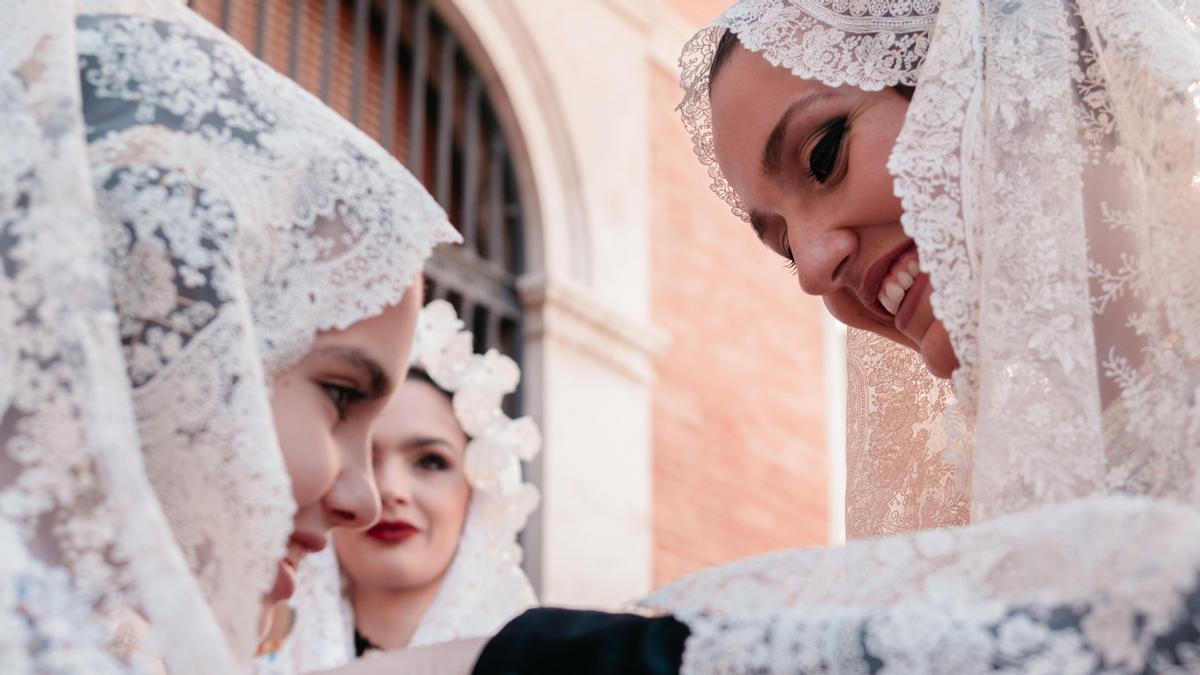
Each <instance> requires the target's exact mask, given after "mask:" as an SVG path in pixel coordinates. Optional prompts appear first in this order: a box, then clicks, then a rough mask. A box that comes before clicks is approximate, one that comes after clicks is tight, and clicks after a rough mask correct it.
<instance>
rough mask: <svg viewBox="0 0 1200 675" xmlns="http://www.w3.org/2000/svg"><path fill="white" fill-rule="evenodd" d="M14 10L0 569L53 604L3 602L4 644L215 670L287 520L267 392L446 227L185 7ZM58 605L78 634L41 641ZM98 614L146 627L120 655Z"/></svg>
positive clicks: (263, 580) (386, 164)
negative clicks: (1, 556)
mask: <svg viewBox="0 0 1200 675" xmlns="http://www.w3.org/2000/svg"><path fill="white" fill-rule="evenodd" d="M5 7H6V9H7V10H8V11H7V17H8V18H10V19H11V21H12V23H10V28H9V30H8V31H6V35H5V38H4V40H5V44H4V48H3V49H0V83H2V84H0V86H2V87H3V88H4V89H5V95H4V96H3V97H0V98H3V103H0V106H2V107H3V118H2V119H3V122H2V123H0V134H3V137H4V140H5V147H6V151H5V153H4V157H3V158H0V270H2V272H3V273H2V274H0V326H3V328H2V329H0V330H3V331H4V333H3V338H2V339H0V352H2V353H0V368H2V369H5V370H6V371H7V372H5V373H3V377H0V380H2V381H3V384H0V406H3V408H4V411H5V412H4V415H3V417H2V418H0V441H2V442H3V447H4V459H3V461H2V462H0V513H2V521H3V523H4V527H5V528H14V529H15V532H16V534H15V537H16V539H17V540H18V541H19V542H20V544H19V546H18V547H16V548H15V549H10V548H9V547H7V546H6V547H5V554H6V557H8V555H9V551H10V550H12V551H14V553H13V556H14V557H13V559H14V560H18V561H21V568H20V569H19V570H17V571H15V576H13V577H10V578H13V579H16V582H14V583H16V584H17V586H18V587H20V588H24V587H25V586H23V585H22V584H26V583H29V584H34V585H40V586H39V587H41V586H45V587H47V588H48V589H49V590H47V592H45V593H42V594H40V595H37V596H34V597H35V598H36V599H37V602H30V600H29V596H26V595H22V593H21V592H19V591H18V590H14V589H13V588H7V589H5V591H4V592H2V593H0V597H3V598H5V600H4V602H5V603H6V604H5V606H4V607H3V608H0V613H3V614H4V615H5V616H6V617H9V618H10V619H11V617H14V616H26V621H25V625H26V626H28V627H29V630H27V631H26V632H24V633H22V632H10V631H3V632H0V644H2V645H3V647H2V648H0V653H3V654H5V655H7V654H10V653H11V654H14V655H16V654H24V655H25V656H26V658H28V659H31V660H32V661H31V663H32V665H31V667H30V668H29V670H32V671H38V670H39V669H50V668H53V667H61V668H66V669H67V670H68V671H69V670H70V668H69V667H68V666H66V665H57V664H60V663H61V664H67V663H68V661H67V660H62V659H79V660H80V663H88V664H91V663H92V662H93V661H94V662H95V663H101V662H104V663H107V664H110V665H111V666H112V668H113V669H114V670H113V672H124V670H125V669H135V668H136V667H137V666H138V663H142V664H145V665H147V667H149V666H150V665H156V664H157V663H158V662H159V661H165V665H166V667H167V668H168V669H169V670H170V672H200V673H211V672H229V671H230V670H231V669H232V668H233V662H234V661H235V660H237V659H241V658H245V657H247V656H248V655H249V654H251V653H252V652H253V650H254V647H255V644H256V640H257V622H258V618H259V614H260V611H261V607H260V602H259V598H260V597H261V596H262V594H263V593H265V592H266V591H267V590H269V586H270V584H271V582H272V580H273V578H274V574H275V567H276V564H277V561H278V560H279V559H280V558H282V556H283V553H284V546H285V544H286V540H287V536H288V534H289V532H290V531H291V516H292V512H293V510H294V504H293V502H292V499H291V494H290V484H289V482H288V478H287V474H286V471H285V470H284V466H283V462H282V457H281V455H280V453H279V449H278V442H277V440H276V437H275V431H274V426H273V421H272V415H271V408H270V398H269V382H270V381H271V378H272V377H273V376H274V375H275V374H276V373H278V372H280V371H281V370H282V369H284V368H286V367H287V366H288V365H290V364H291V363H293V362H294V361H295V360H296V359H297V358H299V357H300V356H302V355H303V354H304V353H305V352H306V351H307V349H308V347H309V345H310V344H311V341H312V339H313V336H314V335H315V334H316V332H318V331H320V330H324V329H330V328H342V327H345V326H348V325H349V324H351V323H353V322H355V321H357V320H360V319H362V318H365V317H367V316H371V315H373V314H376V313H378V312H379V311H381V310H382V309H383V308H384V307H386V306H387V305H389V304H393V303H395V302H397V301H399V299H400V297H401V296H402V294H403V292H404V291H405V290H406V288H407V287H408V285H409V284H410V283H411V281H412V279H413V277H414V276H415V274H416V273H417V272H418V271H419V269H420V266H421V264H422V261H423V260H424V258H425V257H426V256H427V255H428V253H429V251H430V249H431V248H432V247H433V246H434V245H435V244H437V243H439V242H441V241H449V240H452V239H453V238H454V237H455V235H454V233H453V230H452V229H451V228H450V227H449V226H448V224H446V222H445V216H444V214H443V213H442V212H441V210H440V209H439V208H438V207H437V206H436V205H435V204H434V203H433V201H432V200H431V199H430V198H429V197H428V195H426V194H425V193H424V191H423V190H422V189H421V187H420V185H419V184H418V183H417V182H416V181H415V180H414V179H413V178H412V177H411V176H410V175H408V174H407V173H406V172H405V171H404V170H403V168H402V167H400V166H399V164H398V163H397V162H396V161H395V160H393V159H392V158H390V157H389V156H388V155H387V154H386V153H385V152H384V151H383V150H382V149H380V148H378V147H377V146H375V145H374V144H373V143H372V142H371V141H369V140H368V139H367V138H366V137H364V136H362V135H361V134H360V133H359V132H358V131H357V130H355V129H354V128H353V127H352V126H351V125H349V124H348V123H346V122H344V121H342V120H340V119H339V118H338V117H337V116H336V115H335V114H333V113H332V112H331V111H329V110H327V109H325V108H324V107H323V106H322V105H321V104H320V103H319V102H317V101H316V100H315V99H312V98H310V97H308V96H307V95H306V94H304V93H303V92H302V91H301V90H299V88H297V87H296V86H294V85H293V84H291V83H290V82H289V81H288V80H286V79H285V78H283V77H282V76H280V75H278V74H277V73H274V72H273V71H271V70H269V69H268V68H267V67H266V66H264V65H262V64H260V63H259V62H257V61H255V60H254V59H253V58H252V57H250V56H249V54H247V53H246V52H245V51H244V50H242V49H241V48H240V47H238V46H237V45H236V44H235V43H234V42H232V41H231V40H230V39H228V38H227V37H225V36H224V35H223V34H222V33H221V32H220V31H217V30H216V29H215V28H213V27H211V26H209V25H208V24H206V23H205V22H204V21H202V20H201V19H199V18H198V17H196V16H195V15H194V14H192V13H191V12H190V11H188V10H186V9H185V8H183V7H182V6H181V5H180V4H179V3H174V2H166V1H163V2H158V1H150V0H147V1H144V2H80V3H73V2H62V1H55V2H48V3H38V4H37V6H36V7H32V6H29V5H28V3H9V4H6V5H5ZM22 579H25V580H27V581H22ZM6 583H7V582H6ZM56 602H62V603H64V604H71V603H73V604H74V609H73V612H74V613H75V614H76V615H78V616H79V617H81V618H80V620H79V622H78V623H77V625H78V627H79V632H78V633H77V634H76V633H75V631H74V630H71V631H67V632H66V633H63V632H62V631H61V630H59V631H58V632H50V633H48V634H47V633H46V631H47V630H48V628H47V627H48V626H53V625H55V624H54V622H53V621H52V620H51V618H52V617H53V618H55V619H57V618H58V617H60V616H65V615H66V614H65V610H64V612H59V611H56V610H54V609H53V608H52V607H51V604H52V603H56ZM31 614H32V615H34V616H33V618H32V619H29V618H28V617H29V615H31ZM114 617H125V618H129V617H135V620H136V621H143V622H145V623H146V624H148V630H147V632H146V634H145V636H144V637H143V638H142V639H140V640H138V641H137V642H136V643H135V644H126V645H118V644H115V643H113V642H111V641H110V640H109V639H108V625H109V624H110V623H111V622H112V621H113V620H114ZM88 626H91V627H92V628H91V629H89V628H88ZM89 630H90V631H91V632H89ZM30 631H32V632H30ZM39 632H40V633H39ZM126 634H128V633H126ZM77 635H78V636H87V635H92V636H103V637H101V638H98V639H95V640H92V642H91V643H89V644H87V645H82V644H80V641H81V639H80V638H78V637H77ZM85 647H86V648H85ZM89 649H90V651H89ZM85 659H91V661H85ZM4 662H5V663H6V664H7V663H10V662H9V661H8V660H7V659H5V661H4ZM71 663H72V666H73V662H71ZM79 670H80V671H81V672H101V671H99V670H98V668H97V669H96V670H93V669H92V668H91V666H90V665H89V666H88V667H84V666H82V665H80V666H79Z"/></svg>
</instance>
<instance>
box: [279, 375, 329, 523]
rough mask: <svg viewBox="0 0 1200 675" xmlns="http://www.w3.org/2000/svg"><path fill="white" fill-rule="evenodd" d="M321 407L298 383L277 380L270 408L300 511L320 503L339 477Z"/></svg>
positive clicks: (327, 426) (320, 402)
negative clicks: (302, 508) (301, 508)
mask: <svg viewBox="0 0 1200 675" xmlns="http://www.w3.org/2000/svg"><path fill="white" fill-rule="evenodd" d="M321 404H322V401H321V400H320V399H319V398H317V397H316V396H313V395H305V392H304V391H303V387H302V386H299V385H298V384H297V383H296V382H295V381H293V380H289V379H288V378H279V379H278V380H276V383H275V388H274V392H273V395H272V398H271V408H272V411H273V412H274V416H275V429H276V434H277V436H278V438H279V446H280V449H281V450H282V452H283V461H284V464H285V466H286V467H287V472H288V477H289V478H291V481H292V496H293V497H294V498H295V499H296V504H297V505H298V506H300V507H304V506H308V505H310V504H315V503H316V502H318V501H320V499H321V496H322V495H324V494H325V491H326V490H327V489H328V488H329V486H330V485H332V484H333V481H334V479H335V478H336V477H337V465H338V461H337V447H336V444H335V442H334V438H333V435H332V430H331V429H330V428H329V425H328V423H327V421H326V418H327V417H328V415H327V414H326V413H325V411H324V410H322V409H321Z"/></svg>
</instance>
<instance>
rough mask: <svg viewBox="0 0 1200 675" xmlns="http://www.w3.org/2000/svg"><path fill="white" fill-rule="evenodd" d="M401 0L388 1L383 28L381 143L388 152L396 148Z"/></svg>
mask: <svg viewBox="0 0 1200 675" xmlns="http://www.w3.org/2000/svg"><path fill="white" fill-rule="evenodd" d="M399 44H400V0H388V3H387V16H386V18H385V19H384V28H383V101H381V102H380V108H381V113H380V114H381V115H382V117H383V119H382V120H380V131H379V136H380V139H379V140H380V142H381V143H382V144H383V147H384V148H386V149H387V151H388V152H392V151H393V150H394V148H395V141H394V140H393V138H392V129H393V127H394V125H395V123H396V83H397V81H398V80H399V77H400V76H399V73H398V72H397V63H396V61H397V58H398V56H399V51H400V47H399Z"/></svg>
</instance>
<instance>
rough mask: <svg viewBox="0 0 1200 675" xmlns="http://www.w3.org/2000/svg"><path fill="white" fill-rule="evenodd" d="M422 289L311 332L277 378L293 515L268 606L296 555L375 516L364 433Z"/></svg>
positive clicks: (281, 593) (283, 592) (407, 343)
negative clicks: (309, 341) (366, 315)
mask: <svg viewBox="0 0 1200 675" xmlns="http://www.w3.org/2000/svg"><path fill="white" fill-rule="evenodd" d="M421 292H422V291H421V288H420V284H415V285H414V287H413V288H410V289H409V291H408V293H406V294H405V296H404V299H403V300H402V301H401V302H400V304H398V305H394V306H392V307H389V308H388V309H387V310H385V311H384V312H383V313H382V314H380V315H378V316H376V317H373V318H370V319H365V320H363V321H359V322H358V323H356V324H354V325H352V326H350V327H349V328H347V329H345V330H332V331H326V332H322V333H319V334H318V335H317V337H316V340H315V341H314V342H313V346H312V349H311V350H310V351H309V352H308V354H307V355H306V356H305V357H304V358H303V359H301V360H300V361H299V362H298V363H296V364H295V365H294V366H292V367H291V368H290V369H288V370H287V371H285V372H283V373H281V374H280V375H279V376H278V377H276V378H275V382H274V388H273V390H272V393H271V408H272V411H273V412H274V416H275V429H276V432H277V434H278V436H279V443H280V446H281V448H282V450H283V457H284V462H285V463H286V465H287V470H288V475H289V476H290V477H291V481H292V494H293V496H294V497H295V498H296V505H297V509H298V510H297V512H296V518H295V524H294V527H293V530H292V536H291V539H290V540H289V541H288V553H287V557H286V558H285V559H284V560H282V561H280V563H279V571H278V573H277V575H276V578H275V585H274V587H273V588H272V589H271V591H270V592H269V593H268V594H267V596H266V597H265V598H264V602H265V603H267V604H271V603H273V602H277V601H279V600H283V599H286V598H288V597H290V596H291V595H292V593H293V592H294V591H295V583H296V579H295V574H296V567H297V565H298V564H299V562H300V559H301V558H302V557H303V556H304V555H305V554H307V553H311V552H314V551H318V550H320V549H321V548H323V547H324V546H325V542H326V540H327V535H328V534H329V532H330V530H332V529H333V528H337V527H348V528H362V527H366V526H367V525H370V524H371V523H372V522H374V521H375V519H376V518H377V517H378V516H379V498H378V496H377V495H376V494H375V483H374V479H373V477H372V475H371V443H370V438H371V432H372V427H373V425H374V424H375V422H376V418H378V417H379V414H380V413H381V412H382V411H383V409H384V407H385V406H386V405H387V402H388V400H389V398H390V397H391V395H392V393H393V391H394V390H395V383H396V382H399V381H400V380H401V379H403V377H404V376H405V373H406V372H407V365H408V352H409V349H410V347H411V346H412V337H413V331H414V330H415V329H416V322H417V313H418V311H419V310H420V297H421Z"/></svg>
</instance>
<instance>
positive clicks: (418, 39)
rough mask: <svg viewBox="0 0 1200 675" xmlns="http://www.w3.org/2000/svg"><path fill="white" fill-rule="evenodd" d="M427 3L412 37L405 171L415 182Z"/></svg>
mask: <svg viewBox="0 0 1200 675" xmlns="http://www.w3.org/2000/svg"><path fill="white" fill-rule="evenodd" d="M430 11H431V10H430V7H429V0H420V2H419V4H418V5H417V16H416V22H415V24H414V36H413V48H412V49H413V68H412V80H411V87H410V93H409V116H408V143H409V145H408V169H409V171H412V172H413V175H415V176H416V177H417V178H418V179H422V178H424V175H423V174H424V171H422V168H423V164H422V160H423V159H424V157H423V154H424V150H425V95H426V93H427V91H428V88H429V86H428V85H429V83H428V70H429V14H430Z"/></svg>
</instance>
